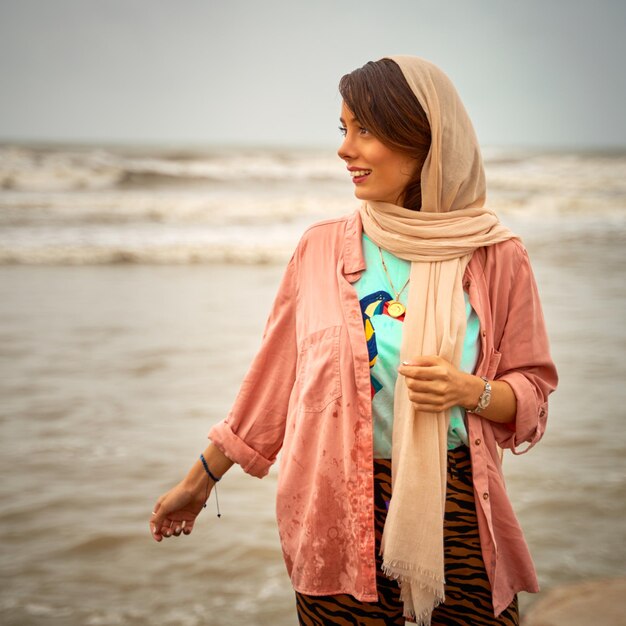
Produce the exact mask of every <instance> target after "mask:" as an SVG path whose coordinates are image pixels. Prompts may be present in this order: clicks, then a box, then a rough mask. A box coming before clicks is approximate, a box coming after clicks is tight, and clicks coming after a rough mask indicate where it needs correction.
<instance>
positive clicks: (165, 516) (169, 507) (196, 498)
mask: <svg viewBox="0 0 626 626" xmlns="http://www.w3.org/2000/svg"><path fill="white" fill-rule="evenodd" d="M206 480H208V481H209V483H210V485H209V490H208V491H207V490H206V486H205V487H204V488H202V487H200V488H195V489H192V488H190V487H189V486H188V483H187V482H186V481H181V482H180V483H178V485H176V486H175V487H173V488H172V489H170V490H169V491H167V492H166V493H164V494H163V495H162V496H161V497H159V498H158V499H157V501H156V504H155V505H154V511H153V512H152V517H151V518H150V531H151V533H152V537H153V538H154V540H155V541H161V540H162V539H163V537H165V538H168V537H171V536H172V535H173V536H175V537H178V536H180V534H181V533H183V534H185V535H188V534H189V533H191V531H192V530H193V526H194V523H195V521H196V517H198V513H200V511H202V508H203V506H204V503H205V502H206V499H207V497H208V494H209V493H210V492H211V489H212V487H213V482H212V481H211V480H209V479H208V477H207V478H206ZM205 482H206V481H205Z"/></svg>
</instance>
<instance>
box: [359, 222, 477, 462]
mask: <svg viewBox="0 0 626 626" xmlns="http://www.w3.org/2000/svg"><path fill="white" fill-rule="evenodd" d="M363 253H364V255H365V264H366V269H365V271H364V272H363V273H362V274H361V276H360V277H359V279H358V280H357V281H356V282H355V283H354V287H355V289H356V292H357V295H358V298H359V303H360V305H361V313H362V316H363V326H364V330H365V338H366V340H367V348H368V353H369V359H370V390H371V397H372V415H373V419H374V458H378V459H381V458H383V459H389V458H391V433H392V430H393V395H394V389H395V385H396V379H397V377H398V366H399V365H400V343H401V339H402V323H403V321H404V315H402V316H400V317H397V318H394V317H392V316H391V315H390V314H389V312H388V311H387V306H388V302H389V301H390V300H393V299H394V297H395V293H392V289H391V285H390V284H389V279H388V278H387V275H386V274H385V270H384V269H383V266H382V263H381V260H380V252H379V250H378V246H377V245H376V244H375V243H374V242H373V241H372V240H371V239H370V238H369V237H368V236H367V235H366V234H365V233H363ZM382 253H383V257H384V259H385V264H386V265H387V271H388V272H389V275H390V277H391V281H392V283H393V286H394V287H395V289H396V290H397V291H399V290H400V289H402V287H403V286H404V284H405V283H406V281H407V279H408V278H409V274H410V271H411V262H410V261H406V260H404V259H400V258H398V257H396V256H395V255H393V254H392V253H391V252H389V251H388V250H383V251H382ZM409 286H410V285H407V287H406V288H405V289H404V291H403V292H402V293H401V294H400V297H399V301H400V302H402V304H404V305H405V306H406V302H407V295H408V291H409ZM464 293H465V292H464ZM465 311H466V315H467V330H466V331H465V341H464V343H463V355H462V357H461V364H460V369H461V370H463V371H464V372H469V373H473V372H474V369H475V367H476V362H477V360H478V351H479V346H480V344H479V341H478V335H479V331H480V323H479V321H478V316H477V315H476V312H475V311H474V309H473V308H472V306H471V305H470V303H469V299H468V296H467V294H465ZM464 416H465V409H463V407H460V406H455V407H452V409H451V411H450V426H449V429H448V449H449V450H451V449H454V448H456V447H458V446H460V445H462V444H465V445H467V429H466V426H465V420H464Z"/></svg>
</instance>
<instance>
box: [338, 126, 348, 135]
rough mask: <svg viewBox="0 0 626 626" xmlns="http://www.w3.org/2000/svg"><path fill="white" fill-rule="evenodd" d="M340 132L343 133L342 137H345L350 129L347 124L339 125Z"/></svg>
mask: <svg viewBox="0 0 626 626" xmlns="http://www.w3.org/2000/svg"><path fill="white" fill-rule="evenodd" d="M339 132H340V133H341V136H342V137H345V136H346V133H347V132H348V129H347V128H346V127H345V126H340V127H339Z"/></svg>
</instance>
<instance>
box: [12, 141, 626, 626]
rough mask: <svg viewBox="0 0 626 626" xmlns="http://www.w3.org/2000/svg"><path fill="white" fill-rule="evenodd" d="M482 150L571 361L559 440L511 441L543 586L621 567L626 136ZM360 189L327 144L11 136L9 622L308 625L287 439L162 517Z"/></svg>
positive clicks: (625, 539) (558, 403)
mask: <svg viewBox="0 0 626 626" xmlns="http://www.w3.org/2000/svg"><path fill="white" fill-rule="evenodd" d="M483 157H484V161H485V169H486V174H487V184H488V196H487V206H489V207H491V208H493V209H494V210H495V211H496V212H497V213H498V215H499V216H500V219H501V220H502V221H503V222H504V223H505V224H506V225H507V226H509V227H510V228H512V229H513V230H514V231H515V232H517V233H519V234H520V235H521V236H522V239H523V241H524V244H525V245H526V247H527V249H528V252H529V256H530V259H531V263H532V266H533V270H534V273H535V278H536V281H537V285H538V288H539V292H540V295H541V299H542V306H543V315H544V317H545V319H546V324H547V327H548V333H549V336H550V342H551V351H552V356H553V358H554V360H555V363H556V365H557V368H558V371H559V377H560V383H559V387H558V389H557V391H556V392H555V393H554V394H553V395H552V396H551V398H550V411H549V419H548V428H547V431H546V433H545V436H544V438H543V439H542V441H541V442H540V443H539V444H537V445H536V446H535V447H533V448H532V449H531V450H530V451H529V452H528V453H527V454H522V455H519V456H516V455H512V454H511V453H510V452H507V453H506V454H505V457H504V471H505V478H506V482H507V489H508V491H509V495H510V497H511V500H512V502H513V506H514V509H515V511H516V513H517V515H518V518H519V520H520V523H521V525H522V528H523V529H524V533H525V536H526V538H527V541H528V544H529V546H530V550H531V553H532V555H533V559H534V561H535V564H536V568H537V572H538V577H539V581H540V584H541V587H542V591H545V590H549V589H552V588H555V587H558V586H560V585H564V584H567V583H571V582H577V581H581V580H593V579H605V578H613V577H618V576H624V575H626V568H625V565H624V563H625V562H626V549H625V546H626V532H625V529H626V525H625V524H624V519H626V465H625V463H624V457H625V456H626V429H625V428H624V422H625V420H626V408H625V407H626V384H625V381H626V365H625V359H624V354H626V327H625V324H624V321H625V319H626V316H625V313H626V284H625V281H624V269H625V267H626V149H625V150H622V151H620V150H614V151H601V150H579V151H574V150H548V149H545V150H542V149H521V148H519V149H513V148H496V147H491V148H490V147H487V148H485V149H484V151H483ZM357 206H358V201H357V200H356V199H355V198H354V196H353V189H352V183H351V182H350V179H349V177H348V174H347V172H346V170H345V166H344V165H343V163H342V162H341V161H340V159H339V158H338V157H337V155H336V153H335V151H334V150H333V149H332V148H329V149H324V148H293V147H285V148H276V147H274V148H259V147H198V146H192V147H190V146H171V145H170V146H160V147H156V146H134V145H133V146H125V145H104V144H102V145H86V144H81V145H71V144H67V145H62V144H18V143H14V144H8V143H4V144H0V346H1V347H0V471H1V475H2V481H1V482H0V497H1V502H2V506H0V537H1V540H0V623H2V624H3V625H6V626H30V625H54V626H56V625H58V626H66V625H67V626H78V625H87V626H109V625H118V624H120V625H126V624H128V625H132V626H135V625H137V626H139V625H148V624H150V625H163V626H200V625H211V626H226V625H232V624H245V625H257V624H258V625H260V626H265V625H267V624H273V626H295V625H296V624H297V618H296V613H295V598H294V595H293V590H292V588H291V585H290V581H289V579H288V577H287V574H286V570H285V566H284V564H283V560H282V555H281V550H280V544H279V539H278V533H277V529H276V522H275V508H274V498H275V488H276V477H277V471H278V466H279V463H280V457H279V460H278V463H277V464H275V465H274V466H273V467H272V469H271V470H270V473H269V475H268V476H267V477H266V478H264V479H263V480H259V479H257V478H253V477H250V476H247V475H246V474H245V473H244V472H243V471H242V470H241V469H240V468H239V467H238V466H235V467H233V469H232V470H230V471H229V472H228V474H227V475H226V476H225V477H224V479H223V480H222V481H221V482H220V484H219V487H218V496H219V504H220V509H221V513H222V516H221V517H220V518H218V517H217V515H216V509H215V501H214V498H213V496H211V499H210V500H209V502H208V506H207V508H206V509H205V510H204V511H203V512H202V513H201V516H200V519H199V520H198V523H197V525H196V528H195V529H194V531H193V533H192V534H191V535H189V536H181V537H178V538H170V539H167V540H164V541H163V542H162V543H156V542H155V541H154V540H153V539H152V538H151V537H150V534H149V530H148V521H149V519H150V513H151V511H152V509H153V507H154V503H155V501H156V499H157V497H158V496H159V495H160V494H162V493H164V492H166V491H167V490H168V489H170V488H171V487H172V486H174V485H175V484H176V483H177V482H178V481H179V480H181V479H182V478H183V477H184V475H185V473H186V472H187V470H188V468H189V467H190V466H191V465H192V464H193V463H194V462H195V460H196V459H197V458H198V455H199V454H200V452H202V450H203V449H204V448H205V446H206V445H207V443H208V441H207V433H208V431H209V429H210V427H211V426H212V425H213V424H214V423H216V422H217V421H219V420H221V419H223V418H224V417H225V416H226V415H227V413H228V411H229V408H230V406H231V405H232V403H233V401H234V399H235V397H236V395H237V393H238V390H239V386H240V384H241V381H242V379H243V377H244V375H245V373H246V371H247V368H248V366H249V364H250V362H251V360H252V358H253V356H254V354H255V352H256V350H258V348H259V346H260V341H261V336H262V332H263V328H264V325H265V322H266V320H267V315H268V313H269V310H270V307H271V305H272V302H273V299H274V296H275V293H276V289H277V286H278V283H279V281H280V279H281V277H282V273H283V271H284V267H285V264H286V262H287V261H288V259H289V257H290V255H291V253H292V252H293V249H294V247H295V246H296V245H297V242H298V240H299V238H300V236H301V235H302V233H303V232H304V230H305V229H306V228H307V227H308V226H310V225H311V224H313V223H315V222H317V221H319V220H323V219H329V218H333V217H338V216H341V215H346V214H348V213H350V212H352V211H353V210H355V209H356V208H357ZM540 595H541V594H539V596H540ZM537 597H538V596H537V595H536V594H525V593H523V594H521V595H520V601H521V606H522V610H523V611H524V610H526V609H527V608H528V607H529V606H530V605H531V604H532V603H533V602H535V601H536V599H537Z"/></svg>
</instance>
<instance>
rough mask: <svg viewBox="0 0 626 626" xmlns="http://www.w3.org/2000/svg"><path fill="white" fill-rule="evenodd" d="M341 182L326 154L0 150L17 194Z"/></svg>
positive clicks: (7, 180) (1, 175) (2, 176)
mask: <svg viewBox="0 0 626 626" xmlns="http://www.w3.org/2000/svg"><path fill="white" fill-rule="evenodd" d="M346 178H347V176H346V173H345V170H344V168H343V167H342V164H341V163H340V161H339V159H338V157H337V156H336V155H334V154H333V153H332V151H328V152H323V153H315V152H306V151H304V152H302V151H299V152H298V151H297V152H291V153H290V152H284V151H283V152H279V151H270V150H258V151H241V152H222V153H215V154H210V153H208V154H201V153H199V154H196V155H195V157H193V158H192V157H191V156H189V158H181V156H180V154H177V153H174V155H173V157H172V156H170V155H168V154H162V155H160V156H158V157H155V156H142V155H133V154H129V153H126V154H124V153H119V152H118V153H116V152H112V151H107V150H103V149H92V150H80V151H79V150H69V149H65V150H61V149H60V150H56V151H55V150H43V149H36V148H28V147H21V146H4V147H0V188H1V189H7V190H20V191H63V190H65V191H71V190H76V191H80V190H89V189H114V188H120V189H135V188H146V187H149V188H154V187H171V186H181V185H185V186H189V185H193V186H203V185H204V186H206V185H210V184H215V183H232V182H233V181H302V180H307V181H326V180H328V181H332V180H335V181H337V180H345V179H346Z"/></svg>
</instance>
